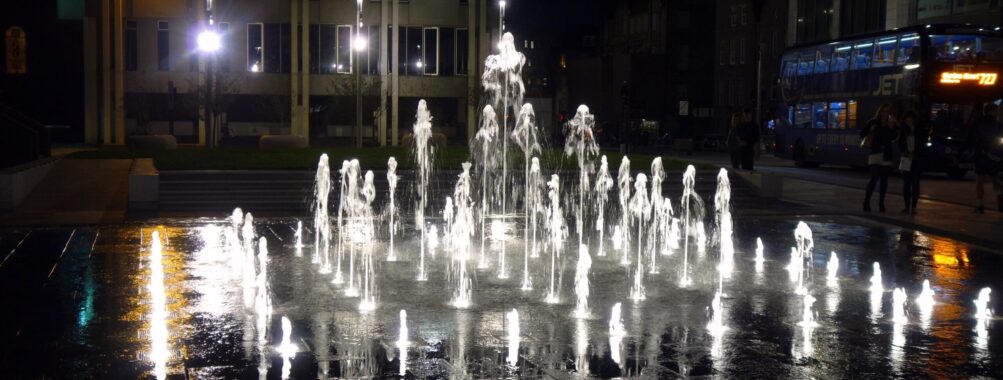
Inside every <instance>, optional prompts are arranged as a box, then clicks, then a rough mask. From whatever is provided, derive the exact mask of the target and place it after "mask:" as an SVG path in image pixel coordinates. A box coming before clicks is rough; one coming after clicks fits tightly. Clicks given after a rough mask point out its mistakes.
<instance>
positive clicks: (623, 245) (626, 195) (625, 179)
mask: <svg viewBox="0 0 1003 380" xmlns="http://www.w3.org/2000/svg"><path fill="white" fill-rule="evenodd" d="M617 186H618V188H619V190H620V191H619V196H620V225H619V226H618V230H619V232H620V233H619V236H616V235H617V234H616V233H614V234H613V235H614V238H615V239H616V240H617V241H616V243H617V244H619V246H618V248H619V249H621V250H622V251H623V252H622V253H623V254H622V255H621V257H620V264H623V265H627V264H630V259H629V258H628V257H629V256H628V255H629V253H628V250H627V247H628V246H630V243H629V242H630V159H628V158H627V156H623V159H621V160H620V170H619V171H618V172H617Z"/></svg>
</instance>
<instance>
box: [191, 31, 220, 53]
mask: <svg viewBox="0 0 1003 380" xmlns="http://www.w3.org/2000/svg"><path fill="white" fill-rule="evenodd" d="M221 40H222V39H221V38H220V36H219V33H216V32H214V31H212V30H203V31H202V33H199V35H198V37H197V39H196V42H198V47H199V50H200V51H202V52H204V53H215V52H216V51H218V50H219V49H220V48H221V47H222V41H221Z"/></svg>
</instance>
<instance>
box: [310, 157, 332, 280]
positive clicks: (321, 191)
mask: <svg viewBox="0 0 1003 380" xmlns="http://www.w3.org/2000/svg"><path fill="white" fill-rule="evenodd" d="M330 195H331V168H330V166H329V165H328V158H327V154H326V153H325V154H321V155H320V160H319V161H318V162H317V175H316V177H315V179H314V211H313V229H314V232H315V233H314V239H313V259H312V261H313V262H314V263H315V264H320V273H331V256H330V254H331V252H330V249H331V221H330V219H329V211H328V207H327V205H328V198H329V196H330Z"/></svg>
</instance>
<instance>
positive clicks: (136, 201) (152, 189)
mask: <svg viewBox="0 0 1003 380" xmlns="http://www.w3.org/2000/svg"><path fill="white" fill-rule="evenodd" d="M159 206H160V172H158V171H157V168H156V167H154V166H153V159H151V158H139V159H135V160H133V161H132V168H131V169H129V209H133V210H155V209H157V208H158V207H159Z"/></svg>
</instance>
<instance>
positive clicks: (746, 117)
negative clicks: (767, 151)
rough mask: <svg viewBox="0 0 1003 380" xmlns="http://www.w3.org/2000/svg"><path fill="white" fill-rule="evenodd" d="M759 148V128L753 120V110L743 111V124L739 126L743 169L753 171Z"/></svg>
mask: <svg viewBox="0 0 1003 380" xmlns="http://www.w3.org/2000/svg"><path fill="white" fill-rule="evenodd" d="M757 146H759V126H758V125H756V123H755V121H753V120H752V110H751V109H748V108H746V109H745V110H743V111H742V123H741V124H739V125H738V150H739V158H740V160H741V164H742V169H744V170H749V171H752V170H753V163H754V162H755V158H756V147H757Z"/></svg>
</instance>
